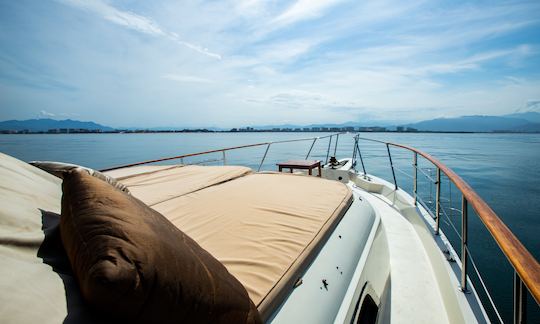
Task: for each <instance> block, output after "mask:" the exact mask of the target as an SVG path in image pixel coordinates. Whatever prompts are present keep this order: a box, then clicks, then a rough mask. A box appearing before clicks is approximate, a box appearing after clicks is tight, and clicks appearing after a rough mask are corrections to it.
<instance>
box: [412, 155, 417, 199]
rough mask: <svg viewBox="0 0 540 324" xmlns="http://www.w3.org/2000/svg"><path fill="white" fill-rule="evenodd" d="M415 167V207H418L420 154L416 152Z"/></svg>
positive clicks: (414, 156) (414, 157)
mask: <svg viewBox="0 0 540 324" xmlns="http://www.w3.org/2000/svg"><path fill="white" fill-rule="evenodd" d="M413 167H414V183H413V190H414V205H415V206H417V205H418V153H416V152H414V155H413Z"/></svg>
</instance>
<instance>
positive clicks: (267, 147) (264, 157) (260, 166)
mask: <svg viewBox="0 0 540 324" xmlns="http://www.w3.org/2000/svg"><path fill="white" fill-rule="evenodd" d="M271 144H272V143H268V146H266V151H264V155H263V158H262V160H261V164H259V168H258V169H257V172H259V171H261V168H262V165H263V163H264V159H266V154H268V150H269V149H270V145H271Z"/></svg>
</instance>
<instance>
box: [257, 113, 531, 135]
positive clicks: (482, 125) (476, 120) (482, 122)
mask: <svg viewBox="0 0 540 324" xmlns="http://www.w3.org/2000/svg"><path fill="white" fill-rule="evenodd" d="M373 126H383V127H386V128H387V129H392V130H393V129H396V127H398V126H403V127H410V128H414V129H417V130H419V131H431V132H540V113H537V112H524V113H514V114H509V115H504V116H462V117H455V118H437V119H430V120H424V121H421V122H417V123H409V124H402V125H399V124H390V123H384V122H381V123H379V124H377V123H376V122H346V123H342V124H315V125H307V126H302V125H291V124H284V125H266V126H254V127H253V128H255V129H266V130H268V129H273V128H281V129H282V128H291V129H295V128H306V127H307V128H311V127H327V128H332V127H337V128H343V127H373Z"/></svg>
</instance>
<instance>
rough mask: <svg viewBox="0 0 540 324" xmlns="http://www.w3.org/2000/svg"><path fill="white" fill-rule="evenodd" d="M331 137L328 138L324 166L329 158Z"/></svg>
mask: <svg viewBox="0 0 540 324" xmlns="http://www.w3.org/2000/svg"><path fill="white" fill-rule="evenodd" d="M332 136H334V135H330V137H329V138H328V150H326V162H325V163H324V164H328V157H329V156H330V146H331V145H332Z"/></svg>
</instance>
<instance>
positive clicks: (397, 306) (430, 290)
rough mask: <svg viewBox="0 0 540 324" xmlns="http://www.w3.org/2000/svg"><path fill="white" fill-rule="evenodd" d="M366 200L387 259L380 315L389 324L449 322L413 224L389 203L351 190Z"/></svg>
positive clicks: (382, 197) (427, 258)
mask: <svg viewBox="0 0 540 324" xmlns="http://www.w3.org/2000/svg"><path fill="white" fill-rule="evenodd" d="M355 192H357V193H358V194H359V195H360V196H361V197H362V198H363V199H366V200H367V201H368V202H369V203H370V204H371V205H372V207H373V209H374V210H375V212H376V213H377V214H378V215H379V216H380V217H381V222H382V225H383V227H384V230H385V232H386V236H387V242H388V250H389V256H390V269H391V270H390V271H391V292H390V294H388V300H386V301H383V302H384V303H388V304H387V305H390V307H388V308H386V310H385V311H386V312H389V314H381V316H384V318H386V319H390V321H391V322H392V323H449V320H448V317H447V313H446V310H445V307H444V302H443V298H442V295H441V291H440V290H439V285H438V284H437V281H436V278H435V274H434V270H433V268H432V266H431V262H430V260H429V257H428V255H427V254H426V252H425V247H424V245H423V244H422V242H421V240H420V238H419V237H418V234H417V232H416V230H415V229H414V227H413V225H412V224H411V223H410V222H409V221H408V220H407V219H406V218H405V217H404V216H403V215H402V214H400V213H399V212H398V211H397V210H396V209H394V208H393V207H392V202H391V201H389V200H388V199H387V198H386V197H384V196H383V195H381V194H377V193H369V192H366V191H364V190H362V189H358V188H355Z"/></svg>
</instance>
